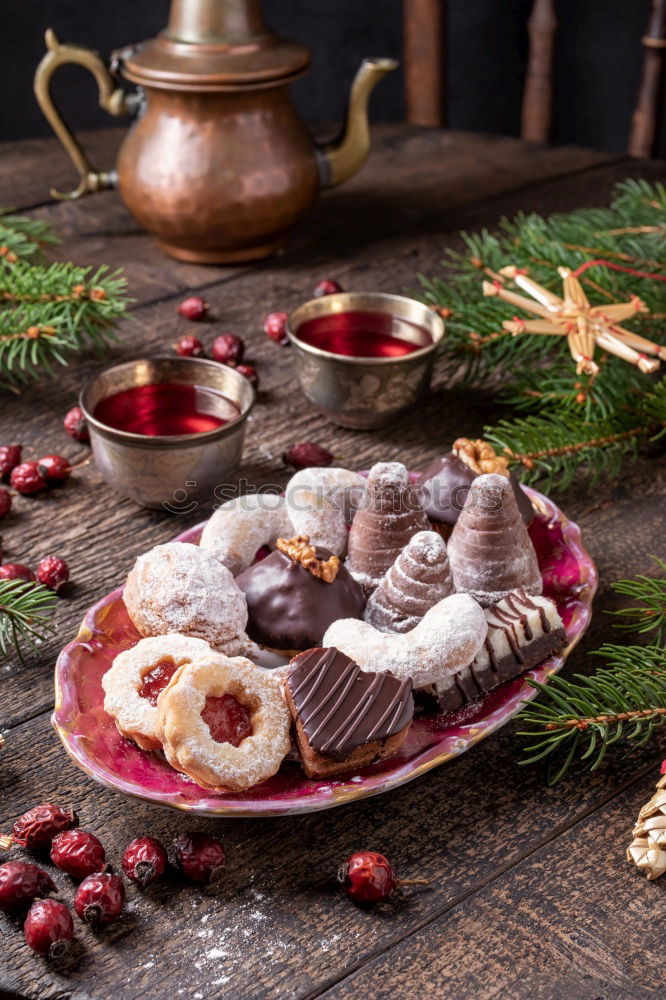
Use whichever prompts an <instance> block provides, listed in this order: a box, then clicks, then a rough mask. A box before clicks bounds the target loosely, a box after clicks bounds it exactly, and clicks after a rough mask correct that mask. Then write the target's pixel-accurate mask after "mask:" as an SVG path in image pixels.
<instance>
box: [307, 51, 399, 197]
mask: <svg viewBox="0 0 666 1000" xmlns="http://www.w3.org/2000/svg"><path fill="white" fill-rule="evenodd" d="M397 66H398V63H397V62H396V60H395V59H364V60H363V62H362V63H361V65H360V67H359V70H358V72H357V74H356V76H355V77H354V82H353V83H352V87H351V91H350V94H349V108H348V111H347V121H346V122H345V126H344V130H343V133H342V136H341V138H340V139H338V140H337V141H336V142H333V143H331V144H330V145H327V146H324V147H322V148H321V149H320V150H319V162H320V170H321V181H322V187H335V186H336V185H337V184H342V183H343V181H346V180H348V179H349V178H350V177H352V176H353V175H354V174H355V173H356V172H357V171H358V170H360V169H361V167H362V166H363V164H364V163H365V161H366V159H367V158H368V153H369V152H370V129H369V128H368V99H369V97H370V94H371V92H372V90H373V88H374V87H375V85H376V84H377V83H379V81H380V80H381V78H382V77H383V76H385V75H386V74H387V73H390V72H391V70H393V69H396V67H397Z"/></svg>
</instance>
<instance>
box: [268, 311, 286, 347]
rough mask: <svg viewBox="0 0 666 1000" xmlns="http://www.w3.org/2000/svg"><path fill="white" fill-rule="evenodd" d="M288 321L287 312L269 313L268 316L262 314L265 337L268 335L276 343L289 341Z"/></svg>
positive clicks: (282, 343) (283, 343)
mask: <svg viewBox="0 0 666 1000" xmlns="http://www.w3.org/2000/svg"><path fill="white" fill-rule="evenodd" d="M288 322H289V314H288V313H285V312H273V313H269V314H268V316H264V333H265V334H266V336H267V337H270V338H271V340H274V341H275V343H276V344H281V345H282V346H284V345H285V344H288V343H289V338H288V337H287V323H288Z"/></svg>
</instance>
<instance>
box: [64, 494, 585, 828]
mask: <svg viewBox="0 0 666 1000" xmlns="http://www.w3.org/2000/svg"><path fill="white" fill-rule="evenodd" d="M528 492H529V494H530V497H531V498H532V500H533V502H534V504H535V506H536V507H537V508H538V510H539V514H538V515H537V517H536V518H535V520H534V522H533V524H532V526H531V527H530V534H531V537H532V541H533V542H534V546H535V548H536V552H537V556H538V559H539V565H540V567H541V572H542V575H543V580H544V594H546V595H547V596H548V597H551V598H552V599H553V600H554V601H555V602H556V603H557V607H558V610H559V612H560V615H561V616H562V620H563V621H564V625H565V628H566V632H567V638H568V640H569V641H568V645H567V647H566V649H565V650H564V651H563V652H562V653H561V654H560V655H559V656H554V657H552V658H551V659H549V660H547V661H546V662H545V663H543V664H542V665H541V666H540V667H538V668H537V669H535V670H531V671H529V673H528V674H527V675H526V676H528V677H534V678H536V679H537V680H540V681H543V680H544V679H545V678H547V677H548V675H549V674H552V673H556V672H557V671H558V670H560V669H561V668H562V666H563V664H564V661H565V659H566V657H567V656H568V655H569V653H570V652H571V650H572V649H573V647H574V646H575V645H576V643H577V642H578V641H579V639H580V638H581V636H582V635H583V633H584V631H585V629H586V628H587V626H588V624H589V622H590V617H591V604H592V598H593V596H594V592H595V590H596V586H597V573H596V569H595V566H594V563H593V562H592V559H591V558H590V556H589V555H588V553H587V552H586V551H585V549H584V547H583V544H582V541H581V535H580V530H579V528H578V526H577V525H576V524H574V523H573V522H572V521H568V520H567V518H566V517H565V516H564V514H563V513H562V512H561V511H560V510H559V509H558V508H557V507H556V506H555V504H554V503H552V501H550V500H548V499H547V497H544V496H542V495H541V494H540V493H537V492H536V491H535V490H528ZM202 528H203V525H198V526H197V527H196V528H191V529H190V530H189V531H186V532H184V533H183V534H182V535H179V536H178V538H177V539H176V540H177V541H181V542H198V540H199V536H200V534H201V530H202ZM140 638H141V636H140V635H139V633H138V632H137V631H136V630H135V628H134V626H133V625H132V623H131V622H130V620H129V618H128V615H127V612H126V610H125V605H124V604H123V600H122V588H119V589H118V590H114V591H113V593H111V594H108V595H107V596H106V597H103V598H102V600H101V601H98V603H97V604H95V605H94V606H93V607H92V608H90V610H89V611H88V612H87V614H86V616H85V618H84V620H83V623H82V625H81V628H80V630H79V634H78V636H77V637H76V639H75V640H74V641H73V642H70V643H69V645H67V646H65V648H64V649H63V651H62V652H61V654H60V656H59V657H58V662H57V664H56V671H55V689H56V693H55V711H54V713H53V726H54V728H55V730H56V732H57V734H58V736H59V737H60V739H61V740H62V743H63V746H64V747H65V750H66V751H67V753H68V754H69V755H70V757H71V758H72V760H74V762H75V763H76V764H78V765H79V767H81V768H82V769H83V770H84V771H85V772H86V774H88V775H89V776H90V777H91V778H93V779H94V780H95V781H98V782H99V783H100V784H101V785H104V786H105V787H107V788H111V789H113V790H114V791H118V792H122V793H123V794H125V795H131V796H134V797H136V798H139V799H143V800H144V801H146V802H152V803H155V804H157V805H162V806H169V807H171V808H172V809H181V810H183V811H184V812H191V813H197V814H199V815H202V816H280V815H286V814H288V813H303V812H313V811H314V810H317V809H329V808H331V807H332V806H337V805H341V804H343V803H346V802H350V801H352V800H354V799H361V798H365V797H366V796H368V795H378V794H379V793H380V792H386V791H388V790H389V789H391V788H395V787H396V786H398V785H402V784H404V783H405V782H407V781H411V780H412V779H413V778H416V777H418V775H420V774H423V773H424V772H425V771H429V770H430V769H431V768H433V767H436V766H437V765H438V764H442V763H443V762H444V761H446V760H449V759H450V758H451V757H455V756H457V755H458V754H460V753H463V752H464V751H465V750H468V749H469V748H470V747H471V746H473V745H474V744H475V743H478V742H479V741H480V740H482V739H484V737H486V736H489V735H490V733H493V732H495V730H496V729H499V727H500V726H503V725H504V724H505V723H506V722H508V721H509V719H511V718H512V716H514V715H515V714H516V712H518V711H519V709H520V707H521V703H522V702H524V701H527V700H531V699H532V698H534V697H535V694H536V692H535V690H534V689H533V688H532V687H530V686H529V685H528V684H526V683H525V679H524V677H520V678H518V679H516V680H514V681H509V682H507V683H506V684H503V685H502V686H501V687H499V688H497V689H496V690H495V691H492V692H490V694H488V695H487V696H486V697H485V698H483V699H482V700H480V701H478V702H475V703H474V704H473V705H471V706H468V707H466V708H465V709H462V710H460V711H458V712H456V713H454V714H452V715H448V716H441V715H437V714H430V715H423V716H420V717H417V718H416V719H415V720H414V722H413V723H412V725H411V726H410V729H409V732H408V734H407V739H406V741H405V743H404V745H403V747H402V750H401V752H400V754H399V755H398V756H396V757H393V758H391V759H390V760H387V761H383V762H382V763H380V764H373V765H372V766H371V767H366V768H363V769H362V770H360V771H359V772H358V774H354V775H351V776H347V777H345V778H344V779H343V780H340V781H315V780H311V779H309V778H306V777H305V775H304V774H303V771H302V770H301V767H300V765H298V764H297V763H295V762H285V763H284V764H283V765H282V767H281V768H280V770H279V772H278V773H277V774H276V775H275V776H274V777H273V778H271V779H269V780H268V781H265V782H263V783H262V784H261V785H257V786H256V787H255V788H252V789H250V790H249V791H247V792H244V793H240V794H239V793H228V794H222V793H214V792H209V791H205V790H204V789H202V788H200V787H199V786H198V785H196V784H195V783H194V782H193V781H192V780H190V779H189V778H187V777H186V776H185V775H182V774H179V773H178V772H177V771H174V770H172V768H171V767H169V765H168V764H167V762H166V760H165V759H164V757H163V756H162V755H161V754H159V753H148V752H146V751H144V750H140V749H139V747H137V746H136V745H135V744H134V743H132V742H130V741H129V740H126V739H124V738H123V737H122V736H120V734H119V733H118V730H117V729H116V727H115V724H114V722H113V720H112V719H111V718H110V717H109V716H108V715H107V714H106V713H105V711H104V708H103V702H104V693H103V690H102V685H101V679H102V675H103V674H104V672H105V671H106V670H107V669H108V668H109V666H110V665H111V662H112V661H113V658H114V657H115V656H116V654H117V653H119V652H120V651H121V650H123V649H128V648H129V647H131V646H133V645H134V644H135V643H136V642H138V641H139V639H140Z"/></svg>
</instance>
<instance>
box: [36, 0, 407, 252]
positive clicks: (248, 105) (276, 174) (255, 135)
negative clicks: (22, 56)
mask: <svg viewBox="0 0 666 1000" xmlns="http://www.w3.org/2000/svg"><path fill="white" fill-rule="evenodd" d="M46 44H47V47H48V52H47V53H46V55H45V56H44V58H43V59H42V61H41V63H40V64H39V66H38V68H37V72H36V74H35V94H36V96H37V100H38V101H39V104H40V107H41V108H42V111H43V112H44V114H45V115H46V117H47V119H48V120H49V122H50V124H51V126H52V127H53V129H54V131H55V133H56V135H57V136H58V138H59V139H60V141H61V142H62V144H63V146H64V147H65V149H66V151H67V152H68V153H69V156H70V157H71V159H72V162H73V163H74V166H75V167H76V169H77V170H78V172H79V174H80V182H79V185H78V187H77V188H76V189H75V190H74V191H71V192H69V193H67V194H61V193H59V192H56V191H52V195H53V196H54V197H57V198H80V197H81V196H82V195H85V194H90V193H91V192H93V191H101V190H104V189H105V188H111V187H116V186H117V187H118V190H119V191H120V194H121V196H122V198H123V200H124V202H125V204H126V205H127V207H128V209H129V210H130V212H131V213H132V215H133V216H134V217H135V219H137V221H138V222H139V223H140V224H141V225H142V226H143V227H144V228H145V229H147V230H148V232H150V233H152V234H153V236H155V238H156V239H157V241H158V244H159V245H160V246H161V247H162V248H163V249H164V250H165V251H166V252H167V253H168V254H170V255H171V256H173V257H178V258H180V259H181V260H188V261H195V262H198V263H209V264H211V263H215V264H218V263H224V264H229V263H240V262H242V261H249V260H257V259H259V258H261V257H266V256H268V255H270V254H272V253H274V252H275V251H276V250H277V249H278V248H279V247H280V246H282V244H283V242H284V240H285V238H286V236H287V234H288V233H289V231H290V230H291V228H292V227H293V226H294V225H295V224H296V223H297V222H298V221H299V220H300V219H301V218H302V217H303V215H304V214H305V213H306V212H307V211H308V209H309V208H310V206H311V205H312V204H313V202H314V201H315V199H316V198H317V196H318V194H319V191H320V190H321V189H322V188H326V187H330V186H332V185H335V184H341V183H342V182H343V181H345V180H347V178H348V177H351V176H352V174H355V173H356V171H357V170H359V168H360V167H361V166H362V165H363V163H364V161H365V159H366V157H367V155H368V151H369V148H370V137H369V131H368V117H367V107H368V97H369V95H370V92H371V90H372V88H373V87H374V85H375V84H376V83H377V82H378V80H379V79H381V77H382V76H384V74H385V73H388V72H389V71H390V70H392V69H394V68H395V67H396V65H397V63H396V62H395V61H394V60H392V59H366V60H364V62H363V63H362V64H361V67H360V69H359V71H358V73H357V75H356V78H355V80H354V82H353V84H352V88H351V94H350V100H349V110H348V115H347V121H346V125H345V128H344V131H343V133H342V136H341V138H340V140H339V141H338V142H335V143H333V144H331V145H328V146H323V147H318V146H316V145H315V144H314V142H313V140H312V138H311V136H310V134H309V133H308V131H307V129H306V127H305V125H304V124H303V122H302V121H301V119H300V117H299V116H298V114H297V113H296V110H295V108H294V106H293V104H292V101H291V98H290V95H289V90H288V88H289V84H290V83H292V82H293V81H294V80H295V79H297V78H298V77H299V76H301V75H302V74H303V73H304V72H305V71H306V69H307V67H308V64H309V59H310V54H309V51H308V49H306V48H305V47H303V46H302V45H298V44H294V43H292V42H285V41H281V40H280V39H279V38H278V37H277V36H276V35H274V34H273V33H272V32H270V31H269V30H268V28H267V27H266V25H265V23H264V21H263V18H262V14H261V10H260V6H259V0H172V4H171V11H170V15H169V22H168V25H167V27H166V28H165V29H164V30H163V31H161V32H160V33H159V35H158V36H157V38H154V39H152V40H151V41H148V42H145V43H142V44H140V45H136V46H130V47H128V48H126V49H122V50H119V51H117V52H115V53H114V54H113V55H112V59H111V63H110V66H109V67H107V65H106V64H105V63H104V62H103V61H102V59H101V58H100V57H99V56H98V55H97V54H96V53H95V52H92V51H91V50H90V49H86V48H82V47H79V46H75V45H61V44H60V42H59V41H58V39H57V38H56V36H55V34H54V32H53V31H51V30H49V31H47V33H46ZM72 62H74V63H78V64H79V65H81V66H84V67H86V68H87V69H89V70H90V71H91V72H92V74H93V75H94V77H95V78H96V80H97V84H98V87H99V101H100V105H101V106H102V107H103V108H104V109H105V110H106V111H108V112H109V113H110V114H112V115H116V116H121V115H126V116H132V115H133V116H134V117H135V120H134V123H133V125H132V127H131V128H130V130H129V132H128V133H127V135H126V136H125V138H124V140H123V143H122V146H121V148H120V152H119V154H118V161H117V164H116V169H115V170H111V171H107V172H103V171H99V170H96V169H95V168H94V167H93V166H92V164H91V163H90V161H89V160H88V157H87V156H86V154H85V152H84V151H83V149H82V148H81V146H80V145H79V143H78V141H77V140H76V138H75V137H74V135H73V134H72V132H71V131H70V129H69V128H68V127H67V125H66V124H65V122H64V121H63V119H62V118H61V116H60V114H59V112H58V109H57V108H56V106H55V104H54V103H53V100H52V98H51V93H50V83H51V77H52V76H53V73H54V72H55V71H56V69H57V68H58V67H59V66H62V65H63V64H65V63H72ZM117 76H120V77H123V78H124V79H125V80H129V81H131V82H132V83H134V84H136V85H137V86H138V90H137V91H135V92H133V93H128V92H127V91H126V90H124V89H123V88H122V87H120V86H119V85H118V83H117V81H116V80H115V79H114V77H117Z"/></svg>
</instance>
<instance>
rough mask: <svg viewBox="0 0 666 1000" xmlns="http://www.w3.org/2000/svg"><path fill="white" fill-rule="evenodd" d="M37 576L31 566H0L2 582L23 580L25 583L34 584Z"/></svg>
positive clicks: (0, 579)
mask: <svg viewBox="0 0 666 1000" xmlns="http://www.w3.org/2000/svg"><path fill="white" fill-rule="evenodd" d="M34 579H35V574H34V573H33V572H32V570H31V569H30V567H29V566H24V565H23V563H5V564H4V566H0V582H2V581H4V580H23V582H24V583H32V581H33V580H34Z"/></svg>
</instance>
